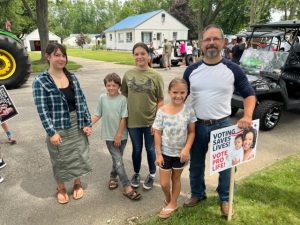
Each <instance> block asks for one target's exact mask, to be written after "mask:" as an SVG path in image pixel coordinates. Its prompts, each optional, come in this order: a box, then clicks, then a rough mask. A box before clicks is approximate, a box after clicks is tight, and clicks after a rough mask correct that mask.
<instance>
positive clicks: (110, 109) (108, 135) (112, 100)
mask: <svg viewBox="0 0 300 225" xmlns="http://www.w3.org/2000/svg"><path fill="white" fill-rule="evenodd" d="M95 115H96V116H100V117H101V138H102V140H106V141H114V139H115V136H116V134H117V131H118V129H119V125H120V120H121V119H122V118H127V117H128V111H127V99H126V97H125V96H123V95H117V96H108V95H107V94H102V95H100V97H99V99H98V103H97V108H96V112H95ZM126 139H127V129H126V127H125V129H124V130H123V133H122V140H126Z"/></svg>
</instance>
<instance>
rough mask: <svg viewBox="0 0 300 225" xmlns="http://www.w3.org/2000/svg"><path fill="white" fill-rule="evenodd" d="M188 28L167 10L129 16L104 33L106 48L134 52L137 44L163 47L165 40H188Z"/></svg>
mask: <svg viewBox="0 0 300 225" xmlns="http://www.w3.org/2000/svg"><path fill="white" fill-rule="evenodd" d="M188 30H189V29H188V28H187V27H186V26H185V25H183V24H182V23H181V22H179V21H178V20H177V19H175V18H174V17H173V16H171V15H170V14H169V13H167V12H166V11H165V10H157V11H154V12H149V13H144V14H139V15H136V16H129V17H127V18H125V19H124V20H122V21H120V22H118V23H117V24H115V25H113V26H112V27H110V28H108V29H107V30H105V31H104V33H105V38H106V48H108V49H119V50H132V47H133V45H134V44H135V43H137V42H144V43H145V44H149V43H150V42H151V41H152V42H153V45H154V47H158V46H160V45H162V43H163V41H164V39H168V40H169V41H173V40H187V38H188Z"/></svg>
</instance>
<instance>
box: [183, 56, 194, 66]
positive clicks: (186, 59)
mask: <svg viewBox="0 0 300 225" xmlns="http://www.w3.org/2000/svg"><path fill="white" fill-rule="evenodd" d="M185 62H186V65H187V66H188V65H191V64H192V63H193V62H194V61H193V56H192V55H187V56H186V57H185Z"/></svg>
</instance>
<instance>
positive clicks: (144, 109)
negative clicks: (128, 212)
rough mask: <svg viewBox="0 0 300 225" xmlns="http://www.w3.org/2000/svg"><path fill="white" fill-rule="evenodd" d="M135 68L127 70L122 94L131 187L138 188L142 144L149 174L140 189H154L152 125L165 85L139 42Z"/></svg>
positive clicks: (144, 46)
mask: <svg viewBox="0 0 300 225" xmlns="http://www.w3.org/2000/svg"><path fill="white" fill-rule="evenodd" d="M132 54H133V57H134V60H135V68H133V69H130V70H128V71H126V73H125V75H124V77H123V80H122V86H121V92H122V94H123V95H125V96H126V97H127V100H128V123H127V127H128V132H129V136H130V139H131V142H132V162H133V169H134V173H135V174H134V175H133V176H132V179H131V186H132V187H135V188H137V187H139V186H140V169H141V162H142V150H143V145H145V148H146V152H147V161H148V167H149V174H148V176H147V177H146V179H145V181H144V184H143V188H145V189H147V190H149V189H151V188H152V187H153V182H154V179H155V173H156V166H155V149H154V138H153V130H152V124H153V122H154V119H155V115H156V111H157V109H158V108H160V107H161V106H162V105H163V104H164V102H163V100H164V82H163V79H162V77H161V75H160V74H159V73H157V72H156V71H155V70H153V69H152V68H150V67H149V64H148V59H149V48H148V47H147V45H145V44H144V43H142V42H139V43H136V44H135V45H134V46H133V49H132Z"/></svg>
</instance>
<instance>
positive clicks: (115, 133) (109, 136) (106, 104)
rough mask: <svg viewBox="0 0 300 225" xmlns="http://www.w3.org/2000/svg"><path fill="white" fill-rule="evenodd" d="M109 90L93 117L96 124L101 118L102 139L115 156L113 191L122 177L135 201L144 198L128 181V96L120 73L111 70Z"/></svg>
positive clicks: (110, 184)
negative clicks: (124, 160)
mask: <svg viewBox="0 0 300 225" xmlns="http://www.w3.org/2000/svg"><path fill="white" fill-rule="evenodd" d="M104 85H105V88H106V93H105V94H101V95H100V97H99V100H98V104H97V109H96V112H95V114H94V115H93V116H92V122H93V124H95V123H96V122H97V121H99V120H100V119H101V122H102V123H101V138H102V139H103V140H105V143H106V146H107V149H108V151H109V153H110V155H111V157H112V162H113V165H112V170H111V172H110V179H109V182H108V188H109V190H114V189H116V188H117V187H118V186H119V185H118V178H117V177H119V179H120V181H121V183H122V186H123V195H124V196H126V197H127V198H129V199H131V200H134V201H136V200H139V199H141V195H140V194H139V193H138V192H136V191H135V190H134V189H133V188H132V187H131V186H130V181H129V180H128V177H127V174H126V171H125V167H124V163H123V153H124V149H125V146H126V143H127V129H126V119H127V116H128V112H127V99H126V97H125V96H124V95H120V93H119V89H120V87H121V78H120V77H119V75H118V74H116V73H110V74H108V75H106V77H105V78H104Z"/></svg>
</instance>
